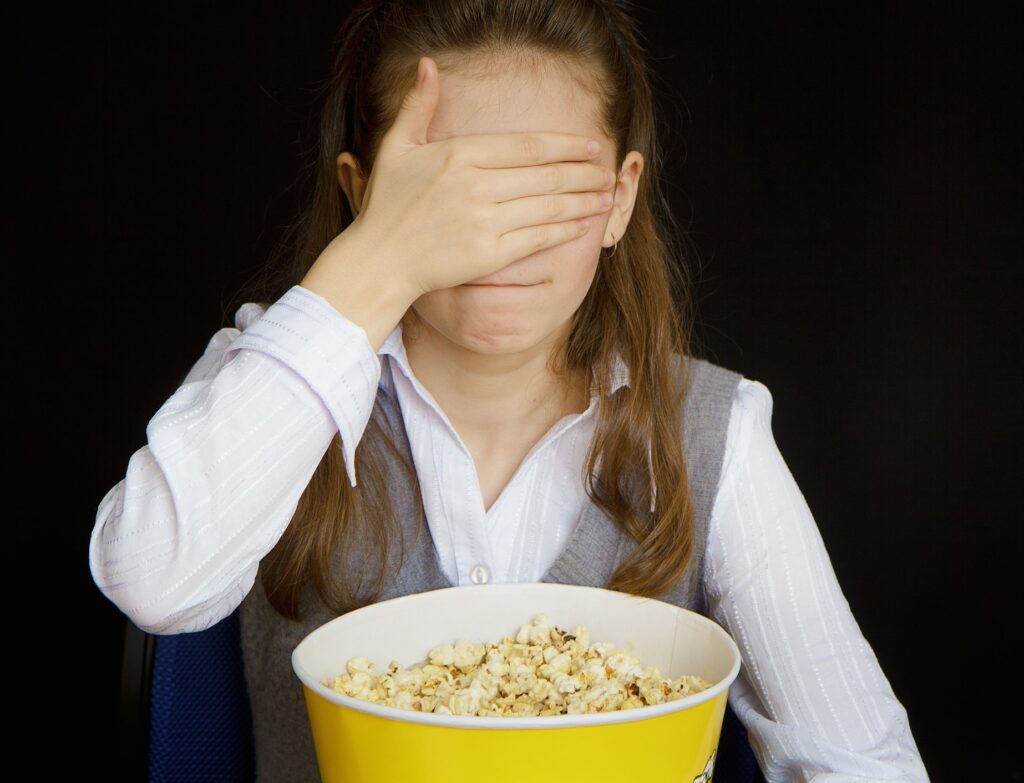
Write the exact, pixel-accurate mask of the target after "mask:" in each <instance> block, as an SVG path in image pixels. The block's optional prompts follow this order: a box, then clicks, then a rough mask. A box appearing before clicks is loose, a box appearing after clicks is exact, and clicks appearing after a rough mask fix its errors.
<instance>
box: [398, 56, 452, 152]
mask: <svg viewBox="0 0 1024 783" xmlns="http://www.w3.org/2000/svg"><path fill="white" fill-rule="evenodd" d="M416 77H417V78H416V83H415V84H414V85H413V87H412V89H411V90H409V92H407V93H406V94H405V98H404V100H403V101H402V107H401V108H400V109H399V110H398V116H397V117H395V122H394V124H393V125H392V126H391V130H390V131H389V132H388V136H391V137H392V138H393V139H394V140H395V141H397V142H398V143H400V144H402V145H403V146H404V145H418V144H426V143H427V128H428V127H429V126H430V121H431V120H432V119H433V118H434V112H435V111H436V109H437V99H438V95H439V94H440V89H439V83H438V77H437V64H436V63H435V62H434V61H433V60H432V59H431V58H429V57H421V58H420V59H419V62H417V63H416Z"/></svg>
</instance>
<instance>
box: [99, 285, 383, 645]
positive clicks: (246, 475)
mask: <svg viewBox="0 0 1024 783" xmlns="http://www.w3.org/2000/svg"><path fill="white" fill-rule="evenodd" d="M235 321H236V327H235V328H230V327H225V328H223V329H220V330H219V331H217V332H216V333H215V334H214V335H213V337H212V338H211V339H210V341H209V344H208V345H207V348H206V350H205V352H204V353H203V356H202V357H201V358H200V359H199V360H198V361H197V362H196V364H195V365H194V366H193V367H192V369H191V370H190V371H189V373H188V374H187V375H186V377H185V380H184V381H183V383H182V385H181V386H180V387H179V388H178V390H177V391H175V392H174V394H173V395H172V396H171V397H170V399H168V400H167V401H166V402H165V403H164V404H163V406H161V408H160V409H159V410H158V411H157V413H156V414H155V415H154V416H153V418H152V419H151V420H150V421H149V423H148V424H147V426H146V440H147V444H146V445H145V446H143V447H142V448H140V449H139V450H138V451H136V452H135V453H134V454H133V455H132V456H131V458H130V460H129V462H128V467H127V470H126V474H125V477H124V478H123V479H122V480H121V481H119V482H118V483H117V485H116V486H114V487H113V488H112V489H111V490H110V491H109V492H108V493H107V494H106V495H105V496H104V498H103V499H102V501H100V504H99V507H98V509H97V513H96V521H95V525H94V527H93V530H92V533H91V536H90V540H89V568H90V571H91V573H92V577H93V580H94V581H95V582H96V585H97V586H98V587H99V588H100V590H101V591H102V592H103V594H104V595H105V596H106V597H107V598H108V599H110V600H111V601H112V602H113V603H114V604H115V605H116V606H117V607H118V608H119V609H120V610H121V611H122V612H124V613H125V614H126V615H127V616H128V617H129V618H130V619H131V620H132V622H134V623H135V624H136V625H137V626H138V627H139V628H141V629H142V630H144V631H147V632H149V633H154V634H171V633H181V632H186V631H200V630H203V629H205V628H208V627H210V626H211V625H214V624H215V623H217V622H219V621H220V620H221V619H223V618H225V617H227V616H228V615H229V614H231V612H233V611H234V610H235V609H236V608H237V607H238V606H239V605H240V604H241V602H242V600H243V599H244V598H245V596H246V594H248V592H249V590H250V589H251V588H252V585H253V582H254V580H255V578H256V573H257V568H258V566H259V561H260V560H261V559H262V558H263V557H264V556H265V555H266V554H267V553H268V552H269V551H270V550H271V549H272V548H273V547H274V545H275V544H276V543H277V542H278V540H279V539H280V537H281V535H282V534H283V533H284V531H285V529H286V528H287V526H288V523H289V522H290V521H291V518H292V515H293V514H294V512H295V508H296V507H297V505H298V502H299V498H300V497H301V495H302V493H303V492H304V491H305V488H306V486H307V485H308V484H309V480H310V478H311V477H312V475H313V472H314V470H315V469H316V467H317V465H318V464H319V463H320V460H321V458H322V457H323V455H324V453H325V452H326V450H327V448H328V446H329V445H330V443H331V440H332V439H333V437H334V434H335V433H336V432H338V431H339V430H340V432H341V437H342V445H343V450H344V458H345V462H346V466H347V468H348V474H349V481H350V483H351V485H352V486H355V484H356V480H355V479H356V477H355V470H354V467H355V465H354V455H355V447H356V445H357V443H358V442H359V440H360V438H361V437H362V434H363V432H364V431H365V428H366V424H367V422H368V421H369V417H370V414H371V412H372V410H373V403H374V400H375V399H376V394H377V384H378V381H379V379H380V371H381V365H380V357H378V356H377V355H376V353H375V352H374V351H373V349H372V347H371V346H370V343H369V339H368V337H367V335H366V332H365V331H364V330H363V329H362V328H361V327H359V326H357V325H356V324H354V323H353V322H351V321H349V320H348V319H346V318H345V317H344V316H342V315H341V313H339V312H338V311H337V310H335V309H334V308H333V307H332V306H331V305H330V304H329V303H328V302H327V301H326V300H325V299H323V298H322V297H320V296H319V295H317V294H314V293H313V292H312V291H309V290H308V289H305V288H302V287H301V286H297V285H296V286H293V287H292V288H291V289H289V291H287V292H286V293H285V294H284V296H282V297H281V298H280V299H278V300H277V302H274V303H273V304H271V305H270V307H268V308H267V309H266V311H265V312H264V311H263V308H262V307H260V306H259V305H258V304H256V303H253V302H250V303H247V304H245V305H243V306H242V307H240V308H239V310H238V311H237V313H236V316H235Z"/></svg>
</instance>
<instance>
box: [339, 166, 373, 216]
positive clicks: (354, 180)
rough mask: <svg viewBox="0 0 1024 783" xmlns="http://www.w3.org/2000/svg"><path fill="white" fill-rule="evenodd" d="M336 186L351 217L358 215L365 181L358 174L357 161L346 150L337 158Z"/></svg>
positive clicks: (364, 191) (364, 192)
mask: <svg viewBox="0 0 1024 783" xmlns="http://www.w3.org/2000/svg"><path fill="white" fill-rule="evenodd" d="M337 165H338V184H339V185H340V186H341V189H342V190H343V191H344V193H345V197H346V198H347V199H348V207H349V210H350V211H351V212H352V217H355V216H356V215H358V214H359V210H360V208H361V207H362V203H363V196H364V195H365V194H366V180H365V179H363V176H362V174H360V166H359V159H358V158H356V157H355V156H354V155H353V154H352V153H351V152H349V151H348V150H346V151H345V152H342V153H341V154H340V155H338V157H337Z"/></svg>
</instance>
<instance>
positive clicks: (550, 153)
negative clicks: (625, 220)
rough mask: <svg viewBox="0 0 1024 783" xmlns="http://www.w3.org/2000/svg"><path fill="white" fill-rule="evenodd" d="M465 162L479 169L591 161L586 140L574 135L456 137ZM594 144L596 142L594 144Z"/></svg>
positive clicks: (541, 134)
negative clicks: (467, 161) (464, 151)
mask: <svg viewBox="0 0 1024 783" xmlns="http://www.w3.org/2000/svg"><path fill="white" fill-rule="evenodd" d="M458 138H459V141H460V145H462V146H465V149H466V155H467V159H468V160H469V161H470V162H471V163H472V164H473V165H475V166H477V167H479V168H482V169H508V168H517V167H519V166H542V165H544V164H545V163H555V162H557V161H563V160H591V159H592V158H594V157H596V155H597V154H598V152H600V150H598V151H597V152H591V151H590V150H589V149H588V148H587V145H588V144H589V142H590V141H591V139H589V138H588V137H586V136H580V135H577V134H575V133H554V132H535V133H483V134H477V135H474V136H460V137H458ZM595 143H596V142H595Z"/></svg>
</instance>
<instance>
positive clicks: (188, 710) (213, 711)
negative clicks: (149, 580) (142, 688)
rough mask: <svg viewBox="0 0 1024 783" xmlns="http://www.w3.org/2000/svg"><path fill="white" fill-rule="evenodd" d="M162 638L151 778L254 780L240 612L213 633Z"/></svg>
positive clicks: (176, 782) (156, 654)
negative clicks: (239, 619)
mask: <svg viewBox="0 0 1024 783" xmlns="http://www.w3.org/2000/svg"><path fill="white" fill-rule="evenodd" d="M155 640H156V644H155V647H154V651H153V667H152V672H153V674H152V688H151V695H150V727H149V781H150V783H192V781H195V782H196V783H199V781H209V780H218V781H226V782H227V781H230V782H232V783H234V782H235V781H237V782H238V783H242V781H245V783H252V780H253V779H254V754H253V733H252V714H251V712H250V707H249V697H248V692H247V690H246V683H245V676H244V670H243V666H242V648H241V644H240V636H239V628H238V610H237V609H236V610H235V611H234V612H232V613H231V614H230V615H228V616H227V617H225V618H224V619H223V620H221V621H220V622H219V623H217V624H216V625H213V626H211V627H210V628H207V629H206V630H205V631H198V632H195V633H182V634H171V635H166V636H164V635H160V636H156V637H155Z"/></svg>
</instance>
